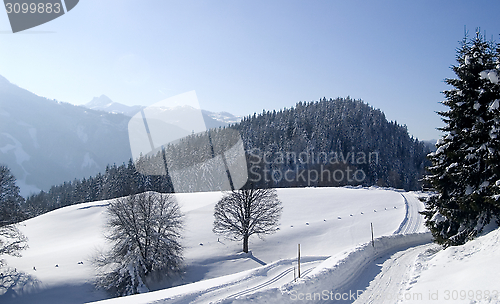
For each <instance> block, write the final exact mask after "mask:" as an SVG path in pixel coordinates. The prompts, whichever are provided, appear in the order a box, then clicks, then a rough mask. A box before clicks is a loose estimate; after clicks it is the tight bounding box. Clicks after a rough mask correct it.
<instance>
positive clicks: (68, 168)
mask: <svg viewBox="0 0 500 304" xmlns="http://www.w3.org/2000/svg"><path fill="white" fill-rule="evenodd" d="M142 108H144V107H143V106H131V107H130V106H126V105H123V104H120V103H117V102H113V101H112V100H111V99H109V98H108V97H107V96H105V95H101V96H100V97H96V98H94V99H93V100H92V101H90V102H89V103H87V104H86V105H84V106H75V105H72V104H69V103H66V102H59V101H56V100H51V99H47V98H44V97H40V96H38V95H36V94H34V93H32V92H29V91H28V90H25V89H23V88H20V87H19V86H17V85H15V84H12V83H11V82H9V81H8V80H7V79H6V78H4V77H3V76H0V163H2V164H5V165H7V166H8V167H9V168H10V169H11V171H12V172H13V174H14V176H15V177H16V179H17V184H18V185H19V186H20V188H21V193H22V195H23V196H27V195H28V194H30V193H37V192H39V191H40V190H45V191H48V190H49V189H50V187H51V186H53V185H58V184H62V183H64V182H69V181H72V180H74V179H75V178H77V179H82V178H84V177H85V178H88V177H89V176H95V175H96V174H97V173H99V172H104V170H105V169H106V166H107V165H108V164H113V163H116V164H121V163H123V162H127V161H128V160H129V159H130V158H131V157H132V155H131V151H130V144H129V137H128V122H129V120H130V117H131V116H133V115H134V114H136V113H137V112H138V111H140V110H141V109H142ZM184 110H186V109H184ZM192 110H193V111H194V109H192ZM202 114H203V117H204V120H205V124H206V126H207V128H217V127H220V126H227V125H228V124H229V123H234V122H237V121H238V120H239V117H237V116H234V115H232V114H230V113H226V112H221V113H213V112H210V111H206V110H202ZM170 115H172V116H176V115H177V116H179V117H180V119H182V115H181V113H180V112H179V111H175V113H174V112H173V113H171V114H170Z"/></svg>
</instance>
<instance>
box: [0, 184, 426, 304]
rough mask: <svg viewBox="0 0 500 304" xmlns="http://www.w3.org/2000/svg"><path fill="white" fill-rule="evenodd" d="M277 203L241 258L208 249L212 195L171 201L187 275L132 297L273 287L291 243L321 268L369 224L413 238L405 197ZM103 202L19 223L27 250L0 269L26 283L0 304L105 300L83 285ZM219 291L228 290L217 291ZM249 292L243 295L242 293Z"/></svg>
mask: <svg viewBox="0 0 500 304" xmlns="http://www.w3.org/2000/svg"><path fill="white" fill-rule="evenodd" d="M278 195H279V198H280V199H281V200H282V202H283V207H284V210H283V216H282V220H281V226H280V229H279V230H278V231H277V232H276V234H273V235H271V236H268V237H267V238H266V239H265V240H260V239H259V238H257V237H255V238H251V239H250V250H251V254H242V253H241V244H240V243H238V242H230V241H227V240H225V239H219V240H218V237H217V236H216V235H215V234H213V233H212V231H211V228H212V222H213V207H214V205H215V203H216V202H217V201H218V199H219V198H220V197H221V193H218V192H210V193H190V194H176V197H177V199H178V201H179V202H180V204H181V207H182V210H183V212H184V213H185V214H186V226H185V238H184V240H183V242H184V246H185V260H186V265H187V268H186V273H185V274H184V277H183V279H182V280H179V281H178V282H174V285H180V284H184V285H183V286H178V287H174V288H170V289H165V290H160V291H157V292H156V293H149V294H147V295H139V296H143V297H146V298H144V299H151V297H153V296H155V297H157V298H156V299H166V298H171V297H176V298H179V297H180V298H182V299H184V300H183V303H188V302H191V300H193V301H194V300H195V299H198V298H199V297H201V298H199V299H198V300H199V301H201V302H204V301H209V300H210V301H213V300H217V299H221V297H222V298H223V297H224V296H229V295H231V294H236V293H241V294H242V295H243V294H251V293H252V292H257V291H262V290H266V289H268V288H277V287H279V286H281V285H283V284H286V283H289V282H290V281H292V280H293V265H295V259H296V254H297V244H299V243H300V244H301V248H302V256H303V265H302V271H303V273H306V272H308V271H312V269H313V268H314V267H316V266H318V265H320V264H321V262H322V261H328V259H329V258H330V257H332V256H335V255H337V254H342V253H343V252H349V251H350V250H352V249H353V248H356V247H357V246H359V244H362V243H366V242H368V241H369V240H370V238H371V234H370V223H373V226H374V229H375V237H381V236H384V235H392V234H393V233H395V232H401V231H403V230H406V229H410V230H412V232H415V231H420V230H421V229H422V223H421V221H420V220H419V216H415V215H414V214H413V215H412V216H409V214H410V213H412V212H413V211H411V210H412V209H408V208H406V206H409V205H410V204H408V201H407V199H406V198H407V197H410V198H412V197H414V196H413V194H411V193H400V192H395V191H389V190H384V189H377V188H371V189H349V188H305V189H278ZM107 203H108V202H107V201H100V202H92V203H84V204H78V205H74V206H69V207H65V208H61V209H58V210H55V211H52V212H50V213H47V214H44V215H41V216H39V217H36V218H33V219H30V220H27V221H25V222H23V223H22V226H21V227H20V229H21V230H22V231H23V232H24V233H25V234H26V236H28V238H29V240H30V241H29V245H30V248H29V249H28V250H26V251H25V252H23V257H22V258H14V257H8V258H7V263H8V265H9V267H10V268H11V270H12V268H16V270H17V272H18V273H21V272H22V273H25V278H26V280H27V281H28V283H26V285H25V286H24V290H19V289H17V288H15V289H10V290H9V291H8V292H7V293H6V294H5V295H3V296H1V297H0V299H1V300H2V303H14V302H15V303H83V302H85V301H95V300H100V299H104V298H106V297H107V295H106V294H104V293H102V292H99V291H97V292H96V291H93V290H92V288H91V285H90V284H89V282H90V281H91V280H92V278H93V271H94V270H93V268H92V267H91V265H90V263H89V258H90V257H91V256H92V254H94V253H95V250H96V249H97V248H99V247H101V248H102V247H103V246H105V243H104V239H103V236H102V235H103V225H104V223H105V216H104V215H105V213H104V211H105V207H106V204H107ZM417 207H418V206H417ZM407 210H408V211H407ZM408 227H412V228H408ZM80 262H83V264H81V263H80ZM56 265H57V267H56ZM33 267H35V268H36V270H34V269H33ZM28 276H29V277H28ZM30 280H32V281H31V282H30ZM33 280H34V281H33ZM269 281H271V282H269ZM220 286H226V287H227V286H230V287H231V288H225V289H224V292H222V289H221V288H220ZM259 286H261V287H259ZM163 287H165V286H158V288H163ZM249 287H252V288H253V289H252V290H251V291H250V292H249V291H248V290H247V289H248V288H249ZM207 289H209V290H211V292H210V293H208V292H207ZM14 296H15V297H14ZM19 297H20V298H19ZM126 299H127V298H122V299H120V300H121V301H125V300H126ZM132 299H134V298H132ZM189 299H191V300H189ZM198 300H197V301H198ZM114 301H116V300H114ZM130 301H132V302H130V303H139V302H134V301H136V300H130ZM141 301H142V300H141ZM147 301H150V300H147ZM147 301H146V300H145V303H146V302H147ZM127 303H128V302H127Z"/></svg>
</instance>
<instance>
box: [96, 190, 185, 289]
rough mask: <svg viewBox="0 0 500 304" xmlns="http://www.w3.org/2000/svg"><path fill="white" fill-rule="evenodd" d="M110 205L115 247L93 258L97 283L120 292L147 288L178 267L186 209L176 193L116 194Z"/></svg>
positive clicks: (180, 260)
mask: <svg viewBox="0 0 500 304" xmlns="http://www.w3.org/2000/svg"><path fill="white" fill-rule="evenodd" d="M107 211H108V215H109V220H108V228H109V233H108V234H107V235H106V238H107V239H108V241H110V242H111V244H112V247H111V250H110V251H109V252H107V253H104V254H100V255H99V256H97V257H96V258H95V260H94V263H95V264H96V266H97V267H98V269H99V270H100V271H101V274H100V276H99V277H98V279H97V285H98V287H101V288H104V289H106V290H108V291H110V292H112V293H114V294H116V295H118V296H123V295H130V294H136V293H141V292H147V291H149V287H148V286H149V285H150V284H151V283H153V282H158V281H162V280H164V279H167V278H168V277H169V276H172V275H174V274H176V273H178V272H179V271H180V269H181V264H182V246H181V244H180V238H181V230H182V224H183V215H182V213H181V211H180V209H179V206H178V204H177V202H176V200H175V199H174V197H173V196H172V195H170V194H159V193H155V192H146V193H141V194H136V195H131V196H128V197H124V198H119V199H116V200H115V201H113V202H112V203H110V204H109V206H108V209H107Z"/></svg>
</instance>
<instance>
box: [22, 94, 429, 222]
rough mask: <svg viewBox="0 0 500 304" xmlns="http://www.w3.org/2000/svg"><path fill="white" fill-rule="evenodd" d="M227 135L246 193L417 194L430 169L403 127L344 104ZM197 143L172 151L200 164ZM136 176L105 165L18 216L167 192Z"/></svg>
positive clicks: (306, 108)
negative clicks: (241, 162)
mask: <svg viewBox="0 0 500 304" xmlns="http://www.w3.org/2000/svg"><path fill="white" fill-rule="evenodd" d="M228 129H229V130H233V131H234V130H236V131H238V133H239V135H240V136H241V139H242V141H243V144H244V148H245V154H246V160H247V167H248V182H247V184H246V185H245V186H244V187H257V188H269V187H306V186H314V187H324V186H346V185H352V186H356V185H363V186H371V185H378V186H387V187H395V188H400V189H406V190H415V189H419V188H420V187H421V183H420V180H421V178H422V176H423V174H424V171H425V167H426V166H428V165H429V163H428V160H427V159H426V155H427V154H428V153H429V152H430V151H429V149H428V148H427V147H426V146H425V144H424V143H423V142H420V141H418V140H417V139H415V138H413V137H411V136H410V135H409V134H408V131H407V129H406V127H405V126H401V125H398V124H397V122H389V121H387V119H386V118H385V115H384V113H383V112H382V111H380V110H378V109H374V108H373V107H371V106H369V105H368V104H366V103H365V102H363V101H361V100H353V99H350V98H349V97H348V98H337V99H334V100H333V99H330V100H326V99H325V98H323V99H322V100H319V101H316V102H299V103H297V105H296V106H295V107H294V108H291V109H283V110H279V111H264V112H262V113H261V114H253V115H251V116H248V117H245V118H244V119H243V120H242V121H241V122H240V123H237V124H233V125H231V126H229V127H227V128H219V129H215V130H211V131H210V132H211V133H212V134H223V133H224V132H225V131H227V130H228ZM233 131H232V132H233ZM233 133H234V132H233ZM200 136H204V135H203V134H202V135H199V134H198V135H192V136H190V137H187V138H186V139H184V140H183V141H181V142H180V143H178V144H177V145H178V146H179V145H181V146H183V147H184V148H179V147H177V148H175V147H174V149H176V150H177V151H184V152H183V153H182V157H183V158H184V159H186V158H190V159H191V161H200V160H199V159H198V154H197V153H198V152H197V151H195V150H196V149H192V150H189V149H187V147H189V146H190V145H191V144H192V143H193V142H196V138H199V137H200ZM212 136H213V135H212ZM168 149H169V148H167V150H168ZM186 151H192V152H186ZM153 157H162V156H161V155H159V154H158V155H157V156H153ZM201 161H203V160H201ZM138 171H140V170H137V168H136V164H134V162H133V161H132V160H130V161H129V162H128V164H122V165H120V166H117V165H116V164H114V165H109V166H108V167H107V168H106V171H105V172H103V173H102V174H98V175H96V176H93V177H89V178H88V179H83V180H76V179H75V180H74V181H72V182H66V183H64V184H62V185H58V186H53V187H52V188H51V189H50V190H49V191H48V192H44V191H42V192H40V193H39V194H36V195H32V196H30V197H28V199H27V200H26V203H25V204H24V209H25V210H26V212H27V213H28V214H29V215H30V216H36V215H39V214H42V213H45V212H47V211H50V210H54V209H57V208H60V207H64V206H67V205H71V204H77V203H81V202H88V201H96V200H103V199H110V198H116V197H121V196H126V195H130V194H132V193H141V192H145V191H157V192H162V193H169V192H173V186H172V182H171V180H170V177H169V176H168V173H167V175H144V174H141V173H140V172H138Z"/></svg>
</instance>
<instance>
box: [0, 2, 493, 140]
mask: <svg viewBox="0 0 500 304" xmlns="http://www.w3.org/2000/svg"><path fill="white" fill-rule="evenodd" d="M498 12H500V1H456V0H455V1H436V0H434V1H401V0H400V1H347V0H345V1H333V0H332V1H314V0H310V1H305V0H304V1H294V0H286V1H285V0H284V1H268V0H267V1H260V0H252V1H248V0H247V1H238V0H231V1H221V0H213V1H165V0H150V1H144V0H143V1H139V0H105V1H103V0H80V3H79V4H78V5H77V6H76V7H75V8H74V9H73V10H72V11H70V12H68V13H67V14H66V15H64V16H62V17H60V18H57V19H55V20H53V21H51V22H48V23H46V24H44V25H41V26H38V27H36V28H33V29H31V30H28V31H25V32H20V33H16V34H12V33H10V25H9V23H8V17H7V13H6V12H5V11H2V12H0V75H2V76H4V77H6V78H7V79H9V80H10V81H11V82H13V83H15V84H17V85H19V86H21V87H23V88H26V89H28V90H30V91H32V92H34V93H36V94H38V95H41V96H45V97H48V98H53V99H57V100H60V101H65V102H70V103H74V104H83V103H87V102H89V101H90V100H91V99H92V98H93V97H95V96H100V95H101V94H105V95H107V96H108V97H110V98H111V99H112V100H113V101H116V102H120V103H123V104H127V105H135V104H142V105H150V104H153V103H156V102H158V101H160V100H162V99H165V98H167V97H171V96H174V95H177V94H180V93H184V92H187V91H190V90H196V92H197V95H198V99H199V102H200V105H201V107H202V108H204V109H207V110H211V111H228V112H231V113H233V114H236V115H248V114H253V113H254V112H257V113H259V112H262V110H263V109H266V110H273V109H280V108H284V107H288V108H289V107H292V106H294V105H295V103H296V102H298V101H312V100H318V99H319V98H322V97H326V98H336V97H346V96H351V97H352V98H356V99H362V100H364V101H365V102H367V103H369V104H370V105H372V106H373V107H375V108H379V109H381V110H382V111H384V112H385V113H386V116H387V118H388V119H389V120H397V122H398V123H400V124H406V125H407V126H408V130H409V132H410V133H411V134H412V135H414V136H416V137H418V138H419V139H432V138H438V137H439V136H440V132H439V131H437V130H436V128H437V127H440V126H442V123H441V120H440V117H439V116H438V115H437V114H436V113H435V112H436V111H440V110H444V109H445V108H444V107H443V106H441V105H440V104H439V101H441V100H442V99H443V95H442V94H441V93H440V92H441V91H443V90H445V89H447V85H445V83H444V82H443V79H444V78H446V77H454V74H453V72H452V71H451V70H450V66H451V65H452V64H454V62H455V49H456V48H457V47H458V46H459V41H460V40H461V39H462V38H463V35H464V26H466V27H467V29H468V30H469V32H470V33H471V34H472V33H473V32H474V30H475V28H476V27H481V30H482V31H486V35H487V37H488V38H490V37H493V38H494V39H495V40H496V41H498V40H499V39H500V37H499V33H500V18H499V17H498V16H499V15H498Z"/></svg>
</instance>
